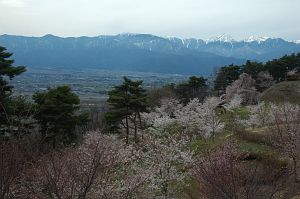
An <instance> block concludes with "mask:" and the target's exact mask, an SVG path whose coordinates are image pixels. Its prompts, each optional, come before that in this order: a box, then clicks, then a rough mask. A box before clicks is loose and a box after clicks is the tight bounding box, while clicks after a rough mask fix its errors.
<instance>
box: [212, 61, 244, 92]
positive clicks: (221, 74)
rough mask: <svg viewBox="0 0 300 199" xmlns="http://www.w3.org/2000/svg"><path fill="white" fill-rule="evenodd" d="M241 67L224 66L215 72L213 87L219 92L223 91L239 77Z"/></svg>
mask: <svg viewBox="0 0 300 199" xmlns="http://www.w3.org/2000/svg"><path fill="white" fill-rule="evenodd" d="M240 74H241V68H240V67H239V66H235V65H229V66H224V67H222V68H220V69H219V71H218V72H217V77H216V79H215V82H214V89H215V90H216V91H218V92H219V93H224V92H225V89H226V87H227V86H229V85H230V84H232V83H233V82H234V81H235V80H237V79H238V78H239V75H240Z"/></svg>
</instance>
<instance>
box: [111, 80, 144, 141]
mask: <svg viewBox="0 0 300 199" xmlns="http://www.w3.org/2000/svg"><path fill="white" fill-rule="evenodd" d="M142 83H143V81H132V80H130V79H129V78H127V77H124V82H123V84H121V85H119V86H115V87H114V89H113V90H111V91H110V92H109V93H108V96H109V98H108V100H107V102H108V103H109V105H110V110H109V111H108V112H107V113H106V115H105V118H106V122H107V124H108V130H109V131H110V132H119V130H120V126H123V127H124V128H125V131H126V143H129V133H130V128H131V127H130V123H133V125H134V137H135V142H137V141H138V137H137V128H138V126H140V127H141V115H140V113H141V112H145V111H147V107H148V105H147V96H146V94H145V93H146V91H145V90H144V89H143V88H142V87H141V86H142Z"/></svg>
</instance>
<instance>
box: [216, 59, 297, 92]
mask: <svg viewBox="0 0 300 199" xmlns="http://www.w3.org/2000/svg"><path fill="white" fill-rule="evenodd" d="M299 68H300V53H298V54H291V55H285V56H283V57H281V58H280V59H274V60H272V61H268V62H266V63H261V62H256V61H249V60H248V61H247V62H246V63H245V64H244V65H233V64H232V65H229V66H224V67H221V68H220V69H219V70H218V72H217V76H216V79H215V81H214V89H215V90H216V91H225V89H226V87H227V86H229V85H230V84H232V83H233V82H234V81H235V80H237V79H238V78H239V76H240V75H241V74H242V73H247V74H249V75H251V77H252V78H253V79H257V77H258V74H259V73H261V72H265V73H269V74H270V75H271V76H272V77H273V79H274V81H276V82H280V81H283V80H285V79H286V75H287V73H288V72H289V71H292V70H295V69H297V70H299Z"/></svg>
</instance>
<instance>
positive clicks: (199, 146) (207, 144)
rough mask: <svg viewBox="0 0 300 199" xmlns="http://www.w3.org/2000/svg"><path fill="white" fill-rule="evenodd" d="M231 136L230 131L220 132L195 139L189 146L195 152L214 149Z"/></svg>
mask: <svg viewBox="0 0 300 199" xmlns="http://www.w3.org/2000/svg"><path fill="white" fill-rule="evenodd" d="M231 136H232V134H231V133H228V132H226V133H220V134H218V135H216V136H215V137H214V138H208V139H197V140H193V141H192V142H191V143H190V144H189V148H190V149H191V150H193V151H194V152H196V153H201V152H206V151H209V150H211V149H214V148H216V147H218V146H220V145H222V144H223V143H224V141H225V140H226V139H228V138H230V137H231Z"/></svg>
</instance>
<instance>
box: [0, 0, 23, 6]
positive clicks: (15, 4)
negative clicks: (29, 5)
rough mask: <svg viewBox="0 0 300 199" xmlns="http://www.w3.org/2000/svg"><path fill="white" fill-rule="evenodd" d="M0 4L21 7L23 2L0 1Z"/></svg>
mask: <svg viewBox="0 0 300 199" xmlns="http://www.w3.org/2000/svg"><path fill="white" fill-rule="evenodd" d="M0 4H2V5H6V6H9V7H23V6H24V5H25V2H24V0H0Z"/></svg>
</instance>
